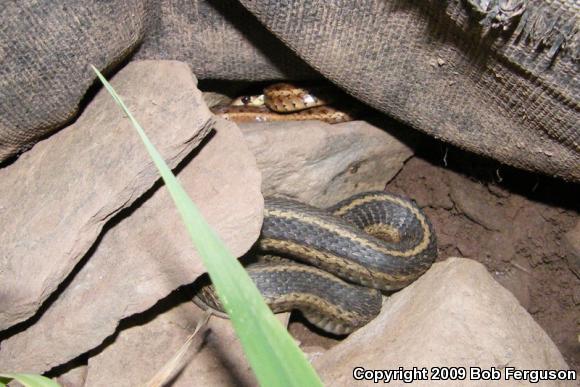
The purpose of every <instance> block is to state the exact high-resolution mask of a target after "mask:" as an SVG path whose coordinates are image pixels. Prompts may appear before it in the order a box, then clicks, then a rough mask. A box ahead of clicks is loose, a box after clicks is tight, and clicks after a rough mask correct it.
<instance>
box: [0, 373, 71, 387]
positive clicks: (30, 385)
mask: <svg viewBox="0 0 580 387" xmlns="http://www.w3.org/2000/svg"><path fill="white" fill-rule="evenodd" d="M10 380H16V381H17V382H19V383H21V384H22V385H23V386H25V387H60V385H59V384H58V383H57V382H55V381H53V380H51V379H49V378H47V377H45V376H41V375H33V374H11V373H5V374H2V373H0V386H1V385H3V384H4V385H5V384H7V383H8V382H9V381H10Z"/></svg>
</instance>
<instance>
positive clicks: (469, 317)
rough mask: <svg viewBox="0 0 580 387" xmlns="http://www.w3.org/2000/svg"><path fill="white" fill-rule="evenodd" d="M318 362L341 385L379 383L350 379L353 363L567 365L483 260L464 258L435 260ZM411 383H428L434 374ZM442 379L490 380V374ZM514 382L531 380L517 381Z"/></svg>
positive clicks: (482, 383) (325, 378) (327, 381)
mask: <svg viewBox="0 0 580 387" xmlns="http://www.w3.org/2000/svg"><path fill="white" fill-rule="evenodd" d="M363 348H364V350H361V349H363ZM314 365H315V367H316V369H317V370H318V371H319V374H320V376H321V378H322V379H323V381H324V382H325V384H326V385H340V386H347V385H355V384H356V385H369V386H370V385H374V384H373V382H372V381H370V382H369V381H366V382H363V381H360V382H358V381H355V380H353V369H354V368H355V367H364V368H365V369H378V370H386V369H398V368H399V367H405V368H412V367H427V368H428V369H429V370H430V368H431V367H434V366H449V367H467V369H469V367H470V366H471V367H477V366H478V367H482V368H484V367H485V368H487V369H489V368H490V367H495V368H498V369H502V368H504V367H507V366H509V367H515V368H517V369H568V366H567V364H566V362H565V361H564V359H563V357H562V355H561V354H560V352H559V351H558V349H557V348H556V346H555V345H554V343H553V342H552V341H551V340H550V338H549V337H548V335H547V334H546V333H545V332H544V331H543V330H542V328H540V326H539V325H538V324H537V323H536V322H535V321H534V320H533V319H532V317H531V316H530V315H529V314H528V313H527V312H526V311H525V310H524V308H522V307H521V306H520V305H519V303H518V302H517V300H516V299H515V297H514V296H513V295H512V294H511V293H509V292H508V291H507V290H506V289H504V288H503V287H502V286H501V285H499V284H498V283H497V282H495V281H494V280H493V278H492V277H491V276H490V274H489V273H488V272H487V270H486V269H485V267H484V266H483V265H481V264H480V263H477V262H475V261H472V260H468V259H461V258H449V259H447V260H446V261H444V262H440V263H435V264H434V265H433V267H432V268H431V269H429V270H428V271H427V272H426V273H425V274H424V275H423V276H422V277H421V278H419V279H418V280H417V281H416V282H414V283H413V284H411V285H410V286H409V287H407V288H405V289H403V290H402V291H400V292H398V293H396V294H395V295H393V296H392V297H390V298H389V299H387V300H386V301H385V303H384V304H383V309H382V312H381V314H380V316H379V317H377V318H376V319H375V320H373V321H371V322H370V323H369V324H368V325H367V326H365V327H363V328H362V329H360V330H359V331H357V332H355V333H353V334H352V335H351V336H349V337H348V338H347V339H346V340H344V341H343V342H342V343H340V344H339V345H337V346H335V347H334V348H332V349H330V350H329V351H327V352H326V353H325V354H324V355H322V356H320V357H319V358H317V359H316V360H315V361H314ZM441 383H443V382H441ZM401 384H403V383H401ZM413 385H417V386H430V385H433V381H430V380H427V381H417V382H414V383H413ZM445 385H461V386H464V385H477V386H487V385H489V381H480V382H475V381H474V382H468V380H465V381H459V382H457V383H456V384H454V383H452V382H449V381H448V382H445ZM510 385H529V382H527V381H520V382H518V381H513V380H512V381H510ZM543 385H546V386H560V385H562V386H564V385H566V384H565V383H559V382H545V384H543Z"/></svg>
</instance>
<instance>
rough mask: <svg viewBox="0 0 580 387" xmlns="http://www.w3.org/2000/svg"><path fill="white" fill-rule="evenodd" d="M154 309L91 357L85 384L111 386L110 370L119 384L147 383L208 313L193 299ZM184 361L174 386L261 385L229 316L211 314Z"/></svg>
mask: <svg viewBox="0 0 580 387" xmlns="http://www.w3.org/2000/svg"><path fill="white" fill-rule="evenodd" d="M156 308H157V306H156ZM157 309H159V308H157ZM155 314H156V317H155V318H154V319H151V320H150V321H146V322H144V323H142V324H138V325H135V326H132V327H129V328H128V329H125V330H123V331H121V332H119V335H118V336H117V337H116V338H115V341H114V342H113V343H111V345H109V346H107V347H106V348H104V349H103V350H102V351H100V352H99V353H98V354H97V355H96V356H94V357H92V358H90V359H89V365H88V376H87V381H86V384H85V385H84V386H85V387H91V386H95V387H96V386H104V385H107V384H108V383H107V382H108V381H109V380H110V375H111V374H113V375H116V377H115V386H119V387H123V386H127V387H131V386H144V385H146V383H147V382H148V381H149V380H151V378H152V377H153V376H154V375H155V374H156V373H157V372H158V370H159V369H161V367H163V366H164V365H165V364H166V363H167V362H168V361H169V359H171V358H172V357H173V356H174V355H175V353H176V352H177V351H178V350H179V349H180V347H181V346H182V345H183V343H185V341H186V340H187V338H188V336H189V335H190V334H191V333H192V332H193V331H194V328H195V326H196V324H197V321H198V320H200V319H202V318H203V313H202V311H201V310H200V309H199V308H198V307H196V306H195V305H193V304H192V303H191V302H188V301H185V302H183V303H181V304H179V305H176V306H172V307H170V308H167V310H162V311H159V310H157V311H155ZM142 354H147V356H142ZM181 364H182V367H178V368H177V369H176V370H175V371H174V376H175V379H174V383H173V384H171V385H172V386H175V387H178V386H184V387H185V386H256V385H257V380H256V378H255V376H254V374H253V372H252V370H251V369H250V365H249V363H248V361H247V360H246V358H245V356H244V354H243V351H242V348H241V345H240V342H239V341H238V339H237V337H236V335H235V333H234V330H233V328H232V325H231V323H230V321H228V320H224V319H221V318H217V317H212V318H210V320H209V322H208V324H207V326H206V327H204V328H202V329H201V330H200V331H199V333H198V335H197V337H196V338H194V341H193V342H192V345H191V347H190V348H189V350H188V351H187V355H186V356H185V357H184V359H183V363H181Z"/></svg>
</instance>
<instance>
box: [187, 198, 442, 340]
mask: <svg viewBox="0 0 580 387" xmlns="http://www.w3.org/2000/svg"><path fill="white" fill-rule="evenodd" d="M257 248H259V249H260V250H262V251H264V252H266V253H268V254H274V255H281V256H284V257H288V258H292V259H294V260H297V261H301V262H302V263H304V264H299V263H295V262H292V261H288V260H286V259H281V258H280V259H274V258H268V259H267V260H266V262H265V263H261V262H260V263H257V264H253V265H250V266H249V267H247V270H248V273H249V275H250V277H251V278H252V279H253V280H254V282H255V283H256V285H257V287H258V289H259V290H260V292H261V293H262V295H263V296H264V298H265V299H266V301H267V303H268V305H269V306H270V307H271V309H272V310H273V311H274V312H281V311H289V310H292V309H298V310H300V311H301V312H302V313H303V314H304V316H305V317H306V318H307V319H308V320H309V321H310V322H311V323H313V324H314V325H316V326H318V327H319V328H321V329H324V330H326V331H328V332H331V333H335V334H345V333H350V332H352V331H353V330H356V329H358V328H359V327H361V326H363V325H365V324H366V323H368V322H369V321H370V320H372V319H373V318H374V317H376V316H377V315H378V313H379V312H380V308H381V303H382V297H381V292H380V291H386V292H390V291H394V290H398V289H401V288H403V287H405V286H407V285H408V284H410V283H411V282H413V281H414V280H415V279H416V278H418V277H419V276H420V275H421V274H422V273H423V272H425V271H426V270H427V269H428V268H429V267H430V266H431V264H432V263H433V261H434V260H435V258H436V256H437V246H436V237H435V234H434V232H433V229H432V226H431V224H430V222H429V220H428V219H427V217H426V216H425V215H424V213H423V212H422V211H421V210H420V209H419V208H418V207H417V206H416V205H415V203H414V202H412V201H410V200H409V199H406V198H403V197H401V196H397V195H393V194H389V193H386V192H367V193H363V194H358V195H355V196H353V197H351V198H349V199H346V200H344V201H341V202H340V203H338V204H336V205H334V206H332V207H330V208H327V209H325V210H322V209H318V208H314V207H312V206H309V205H306V204H303V203H299V202H297V201H294V200H289V199H285V198H278V197H272V198H266V199H265V208H264V222H263V225H262V232H261V236H260V238H259V240H258V242H257ZM195 302H196V303H197V304H198V305H200V306H202V307H203V308H208V307H209V308H211V309H214V310H218V311H222V308H221V305H220V303H219V300H218V299H217V296H216V295H215V293H214V289H213V287H212V286H211V285H210V284H207V285H205V286H204V287H202V288H201V290H200V291H199V292H198V294H197V295H196V297H195ZM222 315H223V314H222Z"/></svg>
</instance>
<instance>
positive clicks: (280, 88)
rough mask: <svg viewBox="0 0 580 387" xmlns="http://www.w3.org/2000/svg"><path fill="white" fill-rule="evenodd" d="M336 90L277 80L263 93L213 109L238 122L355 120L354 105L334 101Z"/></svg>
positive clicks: (238, 99) (331, 122)
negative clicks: (352, 106)
mask: <svg viewBox="0 0 580 387" xmlns="http://www.w3.org/2000/svg"><path fill="white" fill-rule="evenodd" d="M336 94H337V93H336V90H334V89H332V88H329V87H315V86H312V87H307V86H298V85H295V84H291V83H276V84H273V85H270V86H268V87H266V88H264V90H263V94H260V95H247V96H242V97H239V98H236V99H235V100H234V101H233V102H232V103H231V104H229V105H219V106H215V107H213V108H212V109H211V110H212V112H213V113H214V114H215V115H218V116H220V117H223V118H225V119H227V120H231V121H234V122H271V121H303V120H319V121H324V122H327V123H329V124H336V123H339V122H346V121H352V120H353V119H354V118H353V113H352V109H346V108H344V107H340V106H339V105H336V106H332V105H331V104H332V103H334V102H335V101H336V98H337V97H336Z"/></svg>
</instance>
